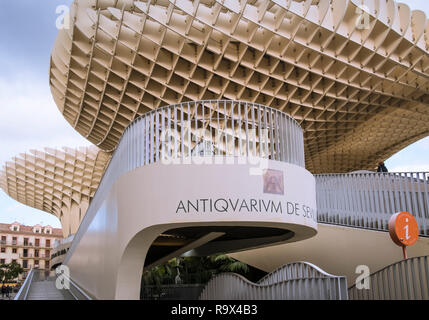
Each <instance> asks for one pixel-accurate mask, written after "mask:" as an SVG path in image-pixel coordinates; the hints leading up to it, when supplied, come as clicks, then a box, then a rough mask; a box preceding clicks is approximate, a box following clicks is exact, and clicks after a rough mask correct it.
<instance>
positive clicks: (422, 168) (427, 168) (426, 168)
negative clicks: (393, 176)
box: [389, 164, 429, 172]
mask: <svg viewBox="0 0 429 320" xmlns="http://www.w3.org/2000/svg"><path fill="white" fill-rule="evenodd" d="M389 171H390V172H429V164H421V165H409V166H406V165H405V166H397V167H394V168H392V169H390V170H389Z"/></svg>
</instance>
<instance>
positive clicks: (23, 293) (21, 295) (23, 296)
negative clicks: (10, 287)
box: [13, 268, 35, 300]
mask: <svg viewBox="0 0 429 320" xmlns="http://www.w3.org/2000/svg"><path fill="white" fill-rule="evenodd" d="M34 273H35V270H34V269H33V268H31V269H30V271H29V272H28V274H27V277H26V278H25V281H24V283H23V284H22V286H21V288H20V289H19V291H18V293H17V294H16V296H15V298H14V299H13V300H27V295H28V292H29V290H30V286H31V282H32V281H33V277H34Z"/></svg>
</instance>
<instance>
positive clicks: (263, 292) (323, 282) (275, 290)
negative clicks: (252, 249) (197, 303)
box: [200, 262, 348, 300]
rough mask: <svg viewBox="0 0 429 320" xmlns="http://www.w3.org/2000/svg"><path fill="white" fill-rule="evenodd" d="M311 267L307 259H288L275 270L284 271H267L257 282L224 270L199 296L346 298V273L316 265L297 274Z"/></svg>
mask: <svg viewBox="0 0 429 320" xmlns="http://www.w3.org/2000/svg"><path fill="white" fill-rule="evenodd" d="M314 267H315V266H313V265H312V264H309V263H306V262H296V263H291V264H288V265H285V266H283V267H281V268H279V269H277V270H276V271H275V273H276V272H277V273H278V272H279V271H283V272H282V276H281V277H277V276H278V274H275V275H272V274H270V275H268V276H266V277H264V278H262V279H261V280H260V281H259V282H258V283H253V282H251V281H249V280H248V279H246V278H244V277H243V276H241V275H238V274H235V273H223V274H220V275H217V276H215V277H214V278H212V279H211V280H210V281H209V282H208V284H207V285H206V287H205V288H204V290H203V291H202V293H201V295H200V300H212V299H219V300H244V299H245V300H281V299H299V300H302V299H317V300H326V299H328V300H331V299H334V300H347V299H348V293H347V279H346V277H344V276H332V275H329V274H327V273H325V272H324V271H323V270H321V269H319V268H317V267H316V268H317V269H315V270H314V273H312V272H310V273H308V274H305V275H304V274H302V275H300V274H299V270H302V269H303V268H305V269H308V271H310V270H311V269H313V268H314ZM293 270H294V271H295V272H290V271H293Z"/></svg>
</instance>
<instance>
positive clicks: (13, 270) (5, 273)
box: [0, 261, 24, 283]
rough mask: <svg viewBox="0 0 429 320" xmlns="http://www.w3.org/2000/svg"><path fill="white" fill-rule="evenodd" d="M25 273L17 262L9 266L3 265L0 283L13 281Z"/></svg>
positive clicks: (0, 269) (0, 272)
mask: <svg viewBox="0 0 429 320" xmlns="http://www.w3.org/2000/svg"><path fill="white" fill-rule="evenodd" d="M23 272H24V269H23V268H22V267H21V265H20V264H19V263H17V262H16V261H13V262H11V263H8V264H2V265H0V281H1V282H2V283H5V282H8V281H11V280H13V279H15V278H17V277H18V276H19V275H20V274H21V273H23Z"/></svg>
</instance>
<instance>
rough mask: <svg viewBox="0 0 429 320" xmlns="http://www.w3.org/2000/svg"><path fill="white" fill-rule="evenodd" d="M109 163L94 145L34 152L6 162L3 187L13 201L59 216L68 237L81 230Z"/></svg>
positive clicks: (0, 176) (1, 174) (0, 180)
mask: <svg viewBox="0 0 429 320" xmlns="http://www.w3.org/2000/svg"><path fill="white" fill-rule="evenodd" d="M109 160H110V155H109V154H107V153H105V152H103V151H100V150H99V149H98V148H96V147H94V146H91V147H82V148H76V149H71V148H63V150H58V149H50V148H46V149H45V151H38V150H31V151H30V152H29V153H25V154H21V155H20V156H18V157H15V158H13V160H12V161H9V162H6V164H5V165H4V167H3V169H2V170H1V171H0V187H1V188H2V189H3V190H4V191H5V192H6V193H7V194H8V195H9V196H10V197H12V198H13V199H15V200H17V201H19V202H21V203H23V204H25V205H28V206H30V207H33V208H36V209H39V210H42V211H45V212H48V213H51V214H53V215H55V216H56V217H58V218H59V219H60V221H61V225H62V228H63V233H64V236H65V237H67V236H68V235H69V234H74V233H75V232H76V231H77V229H78V227H79V225H80V222H81V221H82V219H83V217H84V215H85V213H86V210H87V208H88V206H89V202H90V201H91V199H92V197H93V196H94V194H95V191H96V190H97V188H98V185H99V184H100V180H101V177H102V175H103V173H104V170H105V168H106V166H107V163H108V162H109Z"/></svg>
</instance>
